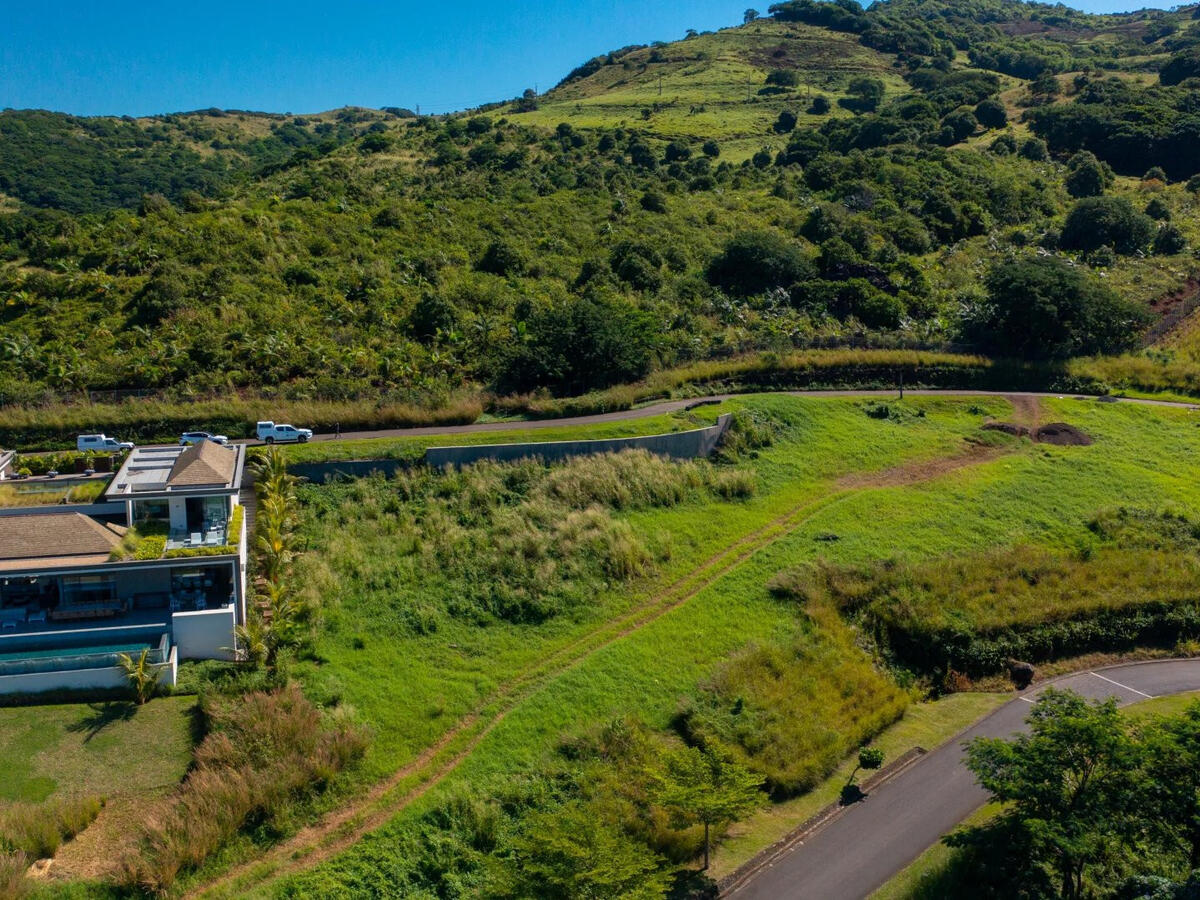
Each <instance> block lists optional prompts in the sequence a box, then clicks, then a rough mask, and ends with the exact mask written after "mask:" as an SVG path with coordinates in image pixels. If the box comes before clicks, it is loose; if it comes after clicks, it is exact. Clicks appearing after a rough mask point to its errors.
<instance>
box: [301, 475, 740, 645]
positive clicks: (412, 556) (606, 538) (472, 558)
mask: <svg viewBox="0 0 1200 900" xmlns="http://www.w3.org/2000/svg"><path fill="white" fill-rule="evenodd" d="M756 486H757V485H756V478H755V476H754V474H753V473H752V472H747V471H742V470H738V469H732V468H728V467H723V466H713V465H712V464H710V463H708V462H705V461H695V462H682V463H681V462H670V461H667V460H664V459H663V458H661V457H658V456H655V455H653V454H650V453H647V452H645V451H629V452H624V453H619V454H605V455H601V456H594V457H589V458H587V459H574V460H571V461H569V462H566V463H563V464H561V465H555V466H550V467H546V466H543V465H542V464H541V463H539V462H537V461H535V460H526V461H522V462H515V463H495V462H488V461H485V462H481V463H477V464H475V465H473V466H468V467H465V468H463V469H461V470H457V471H454V470H449V471H445V472H431V471H429V470H427V469H423V468H422V469H415V470H411V471H407V472H404V471H402V472H400V473H398V474H397V475H396V477H395V478H394V479H393V480H391V481H386V480H383V479H379V478H377V479H370V480H366V481H360V482H356V483H353V484H341V485H339V484H333V485H328V486H325V487H321V488H304V489H302V496H303V498H304V499H305V500H306V502H307V503H308V505H309V508H310V509H311V511H312V512H313V513H314V515H315V516H316V519H317V524H318V526H319V527H321V528H322V530H326V531H327V533H328V532H329V531H332V533H333V534H334V537H333V538H332V541H331V543H332V544H333V545H334V546H332V547H331V548H330V552H329V553H328V554H327V555H328V556H330V557H333V558H341V557H350V556H353V555H354V554H353V553H352V552H351V551H349V549H348V548H345V547H343V546H341V545H343V544H345V543H346V542H350V543H358V542H359V541H360V536H359V533H360V532H362V531H363V530H366V531H369V532H371V533H372V534H373V535H374V536H376V537H377V536H379V535H386V536H387V537H388V539H389V543H390V547H391V549H392V558H391V559H390V560H379V561H378V562H377V563H375V564H373V565H371V566H369V567H366V569H365V570H364V569H362V568H358V567H355V568H352V569H350V570H347V571H345V572H342V573H339V575H338V576H336V577H337V578H338V579H345V578H349V579H351V580H352V582H353V583H359V582H360V581H361V580H362V579H364V578H386V579H388V580H389V583H393V584H395V585H397V586H399V585H400V584H403V583H405V582H406V581H409V580H410V579H411V580H413V581H417V580H419V581H422V582H423V583H424V586H425V587H426V588H429V587H430V586H431V585H436V586H439V587H440V590H438V591H437V593H438V594H440V595H441V597H442V601H441V604H440V608H429V607H427V606H420V605H410V604H412V600H411V596H407V595H406V594H407V592H404V591H399V590H398V591H396V592H395V596H394V598H393V601H392V602H393V604H394V606H393V608H392V609H391V610H389V611H388V614H389V615H390V616H395V617H397V618H398V620H399V621H398V624H400V623H402V624H400V627H402V628H403V629H404V630H406V631H409V632H410V633H411V632H418V633H420V632H425V631H429V630H432V629H434V628H436V627H437V620H438V618H439V616H440V615H441V614H443V613H448V614H449V615H451V616H454V617H458V618H462V619H465V620H467V621H476V622H486V621H494V620H504V621H508V622H522V623H532V622H541V621H545V620H546V619H549V618H551V617H553V616H555V615H558V614H560V613H562V612H565V611H567V610H569V609H572V608H575V607H577V606H580V605H581V604H585V603H587V602H589V600H590V599H591V598H592V597H593V596H594V595H595V594H596V593H597V592H599V591H601V590H603V588H604V587H605V586H606V584H607V582H609V581H610V580H611V581H618V582H620V581H626V580H629V579H631V578H634V577H637V576H640V575H645V574H647V573H649V572H650V571H651V570H652V569H653V568H654V566H655V563H656V560H657V559H659V558H661V557H662V555H663V554H664V553H666V552H669V546H668V545H667V544H665V543H663V542H662V541H657V542H656V541H655V540H654V539H653V538H650V539H647V538H646V537H642V536H639V535H638V534H636V533H635V532H634V530H633V529H632V528H631V527H630V525H629V524H628V523H627V522H625V521H623V520H621V519H619V518H617V517H616V515H615V513H618V512H626V511H632V510H642V509H650V508H666V507H672V506H676V505H679V504H681V503H685V502H688V501H692V500H699V499H702V498H705V499H710V498H712V497H714V496H717V497H723V498H742V497H746V496H749V495H751V494H752V493H753V492H754V490H755V488H756ZM342 528H345V529H346V532H345V533H341V534H339V533H338V532H339V530H340V529H342ZM326 540H327V541H329V540H330V539H328V538H326ZM334 579H335V577H334V576H333V575H332V574H330V575H328V580H324V579H319V580H318V581H317V582H315V583H313V584H312V585H310V590H311V591H312V592H313V593H314V596H319V595H323V594H330V593H331V592H333V591H335V590H336V584H335V580H334Z"/></svg>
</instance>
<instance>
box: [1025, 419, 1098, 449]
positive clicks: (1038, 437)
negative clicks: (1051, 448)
mask: <svg viewBox="0 0 1200 900" xmlns="http://www.w3.org/2000/svg"><path fill="white" fill-rule="evenodd" d="M1034 440H1035V441H1037V442H1038V443H1039V444H1057V445H1058V446H1059V447H1087V446H1089V445H1090V444H1091V443H1092V438H1091V435H1089V434H1087V433H1086V432H1083V431H1080V430H1079V429H1078V428H1076V427H1075V426H1074V425H1068V424H1067V423H1066V422H1051V423H1050V424H1049V425H1043V426H1042V427H1041V428H1039V429H1038V430H1037V433H1036V434H1035V435H1034Z"/></svg>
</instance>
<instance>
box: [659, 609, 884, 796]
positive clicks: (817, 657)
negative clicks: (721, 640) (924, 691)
mask: <svg viewBox="0 0 1200 900" xmlns="http://www.w3.org/2000/svg"><path fill="white" fill-rule="evenodd" d="M822 616H824V617H826V618H828V619H830V621H829V624H830V625H832V627H828V628H825V627H818V628H813V629H811V630H806V631H805V632H803V633H801V634H799V635H797V636H796V637H795V638H794V639H793V640H791V641H787V642H777V643H762V644H756V645H753V646H750V647H747V648H746V649H744V650H742V651H741V652H739V653H737V654H736V655H735V656H734V657H733V658H732V659H730V660H729V661H728V662H726V663H725V664H724V665H722V666H721V667H720V668H719V669H718V670H717V671H716V673H715V674H714V675H713V676H712V677H711V678H710V679H709V680H708V681H707V682H705V683H704V684H702V685H701V686H700V689H699V690H698V691H697V693H696V695H695V696H694V697H693V698H692V699H690V700H689V701H687V702H686V704H685V705H684V707H683V709H682V710H681V712H680V716H679V724H680V727H681V728H682V730H683V732H684V734H685V735H687V736H688V738H689V739H691V740H693V741H695V742H697V743H700V744H702V745H704V746H716V747H720V748H722V749H724V750H725V751H726V752H728V753H730V754H731V755H732V756H733V757H734V758H735V759H737V760H739V761H740V762H742V763H743V764H744V765H746V766H747V767H748V768H750V769H752V770H753V771H755V772H758V773H760V774H761V775H762V776H763V777H764V778H766V781H767V786H768V788H769V789H770V791H771V793H772V795H773V796H775V797H776V798H783V797H788V796H792V795H794V794H798V793H802V792H804V791H807V790H810V789H812V788H813V787H814V786H815V785H816V784H817V783H818V782H819V781H821V779H823V778H825V777H827V776H828V775H829V773H830V772H832V771H833V769H834V768H835V767H836V766H837V764H838V763H839V762H840V761H841V760H842V759H843V758H844V757H845V756H846V754H847V753H848V752H850V751H851V750H853V749H854V748H855V747H857V746H859V745H861V744H863V743H865V742H866V741H867V740H869V739H870V738H872V737H874V735H875V734H877V733H878V732H880V731H882V730H883V729H884V728H885V727H887V726H888V725H890V724H891V723H892V722H894V721H896V720H897V719H898V718H900V716H901V715H903V713H904V709H905V707H906V706H907V705H908V697H907V695H906V694H905V693H904V692H903V691H902V690H900V689H899V688H898V687H897V686H896V685H895V684H894V683H893V682H892V681H891V680H890V679H889V678H888V677H887V676H886V675H884V674H883V673H881V672H880V671H878V670H877V669H876V667H875V665H874V663H873V662H872V660H871V659H870V657H868V656H867V655H866V654H865V653H863V652H862V651H861V650H859V649H858V648H856V647H854V645H853V643H852V642H851V640H850V636H849V635H848V634H847V632H846V629H845V628H842V627H840V626H839V625H837V624H836V623H834V622H833V621H832V619H833V618H835V616H834V615H833V614H832V613H831V612H830V611H818V612H817V617H818V618H821V617H822Z"/></svg>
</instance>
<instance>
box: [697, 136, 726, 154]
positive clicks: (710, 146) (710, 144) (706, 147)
mask: <svg viewBox="0 0 1200 900" xmlns="http://www.w3.org/2000/svg"><path fill="white" fill-rule="evenodd" d="M700 152H701V153H703V154H704V155H705V156H707V157H708V158H709V159H716V158H717V157H718V156H720V155H721V145H720V144H718V143H717V142H716V141H714V140H712V138H709V139H708V140H707V141H705V142H704V143H703V144H702V145H701V146H700Z"/></svg>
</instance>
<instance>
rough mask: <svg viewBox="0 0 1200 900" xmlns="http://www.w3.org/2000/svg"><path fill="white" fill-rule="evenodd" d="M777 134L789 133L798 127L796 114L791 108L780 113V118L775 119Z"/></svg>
mask: <svg viewBox="0 0 1200 900" xmlns="http://www.w3.org/2000/svg"><path fill="white" fill-rule="evenodd" d="M774 127H775V133H776V134H789V133H791V132H792V131H794V130H795V128H796V114H795V113H794V112H791V111H790V110H786V109H785V110H784V111H783V112H781V113H780V114H779V118H778V119H776V120H775V126H774Z"/></svg>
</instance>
